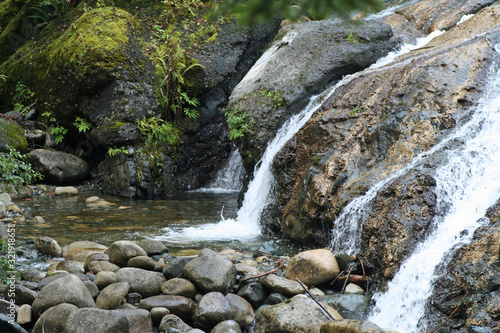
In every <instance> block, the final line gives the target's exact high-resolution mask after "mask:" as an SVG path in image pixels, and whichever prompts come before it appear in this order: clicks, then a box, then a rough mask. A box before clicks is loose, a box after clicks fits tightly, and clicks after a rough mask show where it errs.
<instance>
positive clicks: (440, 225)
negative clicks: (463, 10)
mask: <svg viewBox="0 0 500 333" xmlns="http://www.w3.org/2000/svg"><path fill="white" fill-rule="evenodd" d="M495 49H496V51H497V52H499V53H500V47H499V46H498V45H497V46H496V47H495ZM489 78H490V79H489V83H488V86H487V89H486V93H485V95H484V96H483V97H482V98H481V99H480V101H479V104H478V106H477V107H476V108H475V110H474V111H475V113H474V115H473V116H472V118H471V119H470V120H469V121H468V122H467V123H466V124H465V125H464V126H462V127H461V128H460V129H459V130H457V131H456V132H455V133H454V134H453V135H452V136H451V138H449V139H448V140H447V142H450V141H451V140H454V141H458V142H462V144H461V146H460V147H459V148H456V149H454V150H446V154H447V159H446V164H445V165H442V166H441V167H440V168H439V169H438V170H437V171H436V174H435V179H436V183H437V187H436V194H437V195H438V206H437V207H438V209H439V210H440V211H442V212H445V213H443V214H442V215H438V216H437V217H436V218H435V220H434V221H433V222H434V224H435V225H436V227H435V230H434V231H433V233H432V234H431V235H430V236H429V237H428V238H427V239H426V240H425V241H424V242H423V243H421V244H420V245H419V246H418V247H417V249H416V250H415V252H414V253H413V254H412V255H411V256H410V257H409V258H408V259H407V260H406V261H405V262H404V263H403V264H402V266H401V268H400V270H399V272H398V273H397V274H396V276H395V277H394V279H393V280H392V281H391V282H390V283H389V285H388V290H387V292H386V293H384V294H381V293H380V294H377V295H375V296H374V298H375V300H376V306H375V308H374V309H373V311H372V313H371V315H370V317H369V320H371V321H373V322H375V323H376V324H378V325H380V326H382V327H387V328H391V329H396V330H398V331H400V332H421V331H423V330H424V329H423V328H422V327H421V326H422V325H423V324H422V323H421V322H420V326H419V321H422V317H423V315H424V309H425V304H426V300H427V298H428V297H429V296H430V293H431V285H432V281H433V279H434V274H435V270H436V267H437V266H438V265H439V264H440V263H441V262H442V261H443V258H445V257H447V256H449V255H448V254H449V253H450V251H452V250H453V249H454V248H456V247H457V246H459V245H461V244H465V243H468V242H470V239H471V238H472V235H473V233H474V230H475V229H476V228H478V227H479V226H481V225H483V224H484V223H485V222H487V221H485V220H486V219H483V218H482V217H484V215H485V212H486V210H487V208H488V207H490V206H491V205H493V204H494V203H495V202H496V201H497V199H498V198H499V197H500V139H499V133H500V68H499V65H498V64H495V65H494V66H493V67H492V70H491V73H490V76H489Z"/></svg>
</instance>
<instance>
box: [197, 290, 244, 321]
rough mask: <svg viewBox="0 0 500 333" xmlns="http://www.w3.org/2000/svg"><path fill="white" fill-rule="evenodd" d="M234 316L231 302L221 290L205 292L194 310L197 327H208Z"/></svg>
mask: <svg viewBox="0 0 500 333" xmlns="http://www.w3.org/2000/svg"><path fill="white" fill-rule="evenodd" d="M233 318H234V311H233V308H232V307H231V304H230V303H229V301H228V300H227V298H225V297H224V295H223V294H221V293H220V292H216V291H213V292H209V293H207V294H205V295H204V296H203V297H202V298H201V300H200V301H199V302H198V304H196V308H195V309H194V312H193V324H194V326H195V327H199V328H203V329H208V328H212V327H214V326H215V325H217V324H218V323H220V322H221V321H225V320H230V319H233Z"/></svg>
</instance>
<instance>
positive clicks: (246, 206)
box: [161, 31, 442, 240]
mask: <svg viewBox="0 0 500 333" xmlns="http://www.w3.org/2000/svg"><path fill="white" fill-rule="evenodd" d="M440 33H442V32H439V31H436V32H433V33H432V34H431V35H429V36H427V37H425V38H421V39H419V40H418V41H417V43H416V44H414V45H409V44H405V45H403V46H402V47H401V49H400V50H399V51H397V52H390V53H389V54H388V55H387V56H385V57H382V58H381V59H379V60H378V61H377V62H376V63H375V64H373V65H372V66H370V68H368V69H367V70H376V69H377V68H379V67H382V66H384V65H387V64H389V63H390V62H392V61H393V60H394V59H396V58H397V57H398V56H400V55H402V54H404V53H408V52H410V51H411V50H413V49H416V48H419V47H422V46H424V45H425V44H426V43H428V42H429V41H430V40H432V39H433V38H434V37H435V36H437V35H439V34H440ZM294 34H295V32H293V31H292V32H290V33H289V35H286V36H285V37H283V39H284V40H287V41H288V43H292V42H293V38H294V36H295V35H294ZM277 50H278V47H271V48H270V49H269V50H268V51H267V52H266V53H265V54H264V55H263V56H262V58H261V59H260V60H259V61H258V62H257V63H256V64H255V65H254V67H253V68H252V69H251V70H250V71H249V73H248V74H247V75H246V76H245V77H251V76H253V75H256V73H258V72H259V71H260V70H261V69H262V63H263V61H262V59H270V58H272V57H273V56H274V54H275V53H276V52H277ZM363 73H364V71H362V72H359V73H356V74H352V75H347V76H346V77H344V78H343V79H342V80H341V81H339V82H338V83H336V84H335V85H334V86H332V87H330V88H328V89H326V90H325V91H324V92H323V93H321V94H320V95H317V96H314V97H312V98H311V100H310V102H309V104H308V105H307V106H306V107H305V108H304V109H303V110H302V111H301V112H300V113H298V114H297V115H295V116H293V117H291V118H290V119H289V120H288V121H287V122H286V123H285V124H284V125H283V126H282V127H281V129H280V130H279V131H278V132H277V133H276V136H275V137H274V139H273V140H272V141H271V142H270V143H269V144H268V145H267V148H266V150H265V152H264V155H263V156H262V159H261V160H260V162H259V163H258V164H257V166H256V169H255V172H254V178H253V180H252V181H251V182H250V184H249V185H248V189H247V191H246V192H245V195H244V199H243V203H242V206H241V208H240V210H239V211H238V214H237V217H236V219H225V218H224V217H223V215H222V213H221V218H222V220H221V221H220V222H219V223H209V224H205V225H202V226H199V227H190V228H185V229H182V230H179V231H173V230H171V229H170V228H166V229H165V230H164V231H165V234H164V236H163V237H162V238H161V239H162V240H174V239H175V240H182V239H198V240H210V239H219V240H221V239H240V240H242V239H252V238H255V237H257V236H259V235H261V229H260V217H261V215H262V212H263V211H264V209H265V207H266V206H267V204H268V203H269V201H270V200H272V198H271V195H270V194H271V192H272V188H273V185H274V176H273V174H272V171H271V165H272V162H273V159H274V156H276V154H277V153H278V152H279V151H280V150H281V149H282V148H283V146H284V145H285V144H286V143H287V142H288V141H289V140H290V139H291V138H293V136H294V135H295V134H296V133H297V132H298V131H299V130H300V129H301V128H302V126H304V124H305V123H306V122H307V121H308V120H309V119H310V117H311V116H312V115H313V113H314V112H315V111H316V110H318V109H319V108H320V107H321V105H322V103H323V101H324V100H326V99H327V98H328V97H330V96H331V95H332V94H333V92H334V91H335V90H336V89H337V87H339V86H341V85H343V84H345V83H346V82H349V81H351V80H352V79H354V78H355V77H357V76H358V75H361V74H363ZM243 80H245V78H244V79H243Z"/></svg>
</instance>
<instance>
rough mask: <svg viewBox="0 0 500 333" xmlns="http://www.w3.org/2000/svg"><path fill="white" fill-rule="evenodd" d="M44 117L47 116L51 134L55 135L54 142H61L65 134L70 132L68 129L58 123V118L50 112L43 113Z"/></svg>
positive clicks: (46, 121) (46, 120)
mask: <svg viewBox="0 0 500 333" xmlns="http://www.w3.org/2000/svg"><path fill="white" fill-rule="evenodd" d="M42 117H43V118H45V123H46V125H47V126H50V135H52V136H53V137H54V142H55V143H56V144H57V143H61V142H62V141H63V140H64V136H65V135H66V133H68V130H67V129H66V128H64V127H63V126H61V125H58V123H57V119H56V118H54V117H53V116H52V113H50V112H44V113H42Z"/></svg>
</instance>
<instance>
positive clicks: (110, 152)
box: [108, 146, 128, 157]
mask: <svg viewBox="0 0 500 333" xmlns="http://www.w3.org/2000/svg"><path fill="white" fill-rule="evenodd" d="M126 153H128V150H127V149H126V148H125V147H123V146H121V147H115V148H113V147H109V148H108V155H109V156H110V157H113V156H116V155H119V154H126Z"/></svg>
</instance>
